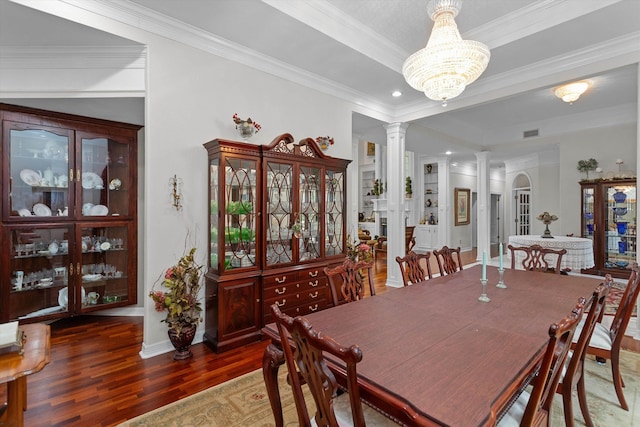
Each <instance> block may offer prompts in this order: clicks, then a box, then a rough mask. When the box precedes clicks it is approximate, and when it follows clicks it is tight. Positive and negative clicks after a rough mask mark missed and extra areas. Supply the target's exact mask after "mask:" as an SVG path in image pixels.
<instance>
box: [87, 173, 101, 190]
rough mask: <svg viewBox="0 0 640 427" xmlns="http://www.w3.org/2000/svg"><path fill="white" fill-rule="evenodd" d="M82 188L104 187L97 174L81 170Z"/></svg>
mask: <svg viewBox="0 0 640 427" xmlns="http://www.w3.org/2000/svg"><path fill="white" fill-rule="evenodd" d="M82 188H85V189H91V188H104V181H103V180H102V178H100V176H99V175H97V174H95V173H93V172H83V173H82Z"/></svg>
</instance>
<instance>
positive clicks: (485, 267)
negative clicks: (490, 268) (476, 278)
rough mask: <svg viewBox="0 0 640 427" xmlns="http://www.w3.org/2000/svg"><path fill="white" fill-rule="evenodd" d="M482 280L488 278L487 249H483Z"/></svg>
mask: <svg viewBox="0 0 640 427" xmlns="http://www.w3.org/2000/svg"><path fill="white" fill-rule="evenodd" d="M482 280H484V281H486V280H487V251H482Z"/></svg>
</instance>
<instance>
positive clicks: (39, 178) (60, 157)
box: [4, 122, 72, 220]
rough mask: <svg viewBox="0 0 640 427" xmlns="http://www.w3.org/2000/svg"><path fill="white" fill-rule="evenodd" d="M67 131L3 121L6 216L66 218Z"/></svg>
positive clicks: (67, 176)
mask: <svg viewBox="0 0 640 427" xmlns="http://www.w3.org/2000/svg"><path fill="white" fill-rule="evenodd" d="M71 134H72V132H71V131H70V130H66V129H47V128H44V127H41V128H38V129H28V128H27V125H25V124H22V123H12V122H6V123H5V132H4V137H5V138H6V139H7V140H8V141H9V144H8V145H5V147H8V151H9V153H8V158H9V163H8V166H9V167H8V181H9V186H8V187H7V188H8V196H9V203H8V205H7V206H8V214H9V216H10V217H33V218H35V217H40V218H38V219H40V220H41V219H42V218H41V217H67V216H68V212H69V210H68V207H69V206H70V204H71V203H70V193H69V182H70V181H71V179H70V176H69V175H70V174H71V173H72V171H71V169H70V167H69V164H70V162H69V153H70V150H69V144H70V141H71Z"/></svg>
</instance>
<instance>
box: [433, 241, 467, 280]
mask: <svg viewBox="0 0 640 427" xmlns="http://www.w3.org/2000/svg"><path fill="white" fill-rule="evenodd" d="M433 254H434V255H435V257H436V260H437V261H438V269H439V270H440V275H441V276H444V275H446V274H451V273H455V272H456V271H460V270H462V259H461V258H460V247H459V246H458V247H457V248H456V249H451V248H449V247H448V246H443V247H442V249H436V250H434V251H433Z"/></svg>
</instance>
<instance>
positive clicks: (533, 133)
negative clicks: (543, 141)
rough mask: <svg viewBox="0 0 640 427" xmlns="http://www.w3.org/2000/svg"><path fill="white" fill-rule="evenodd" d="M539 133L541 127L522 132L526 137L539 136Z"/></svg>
mask: <svg viewBox="0 0 640 427" xmlns="http://www.w3.org/2000/svg"><path fill="white" fill-rule="evenodd" d="M538 134H539V129H533V130H525V131H524V132H523V133H522V136H523V137H524V138H533V137H534V136H538Z"/></svg>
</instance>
